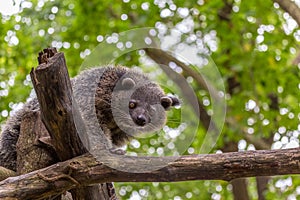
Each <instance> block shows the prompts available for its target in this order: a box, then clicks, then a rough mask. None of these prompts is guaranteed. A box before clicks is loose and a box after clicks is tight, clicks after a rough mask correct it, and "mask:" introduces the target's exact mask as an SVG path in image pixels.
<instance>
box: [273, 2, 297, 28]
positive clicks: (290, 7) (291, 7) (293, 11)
mask: <svg viewBox="0 0 300 200" xmlns="http://www.w3.org/2000/svg"><path fill="white" fill-rule="evenodd" d="M273 1H274V2H276V3H278V4H279V6H280V7H281V8H282V9H283V10H284V11H285V12H287V13H289V15H291V16H292V17H293V19H294V20H295V21H296V22H297V24H298V25H299V26H300V8H299V7H298V6H297V4H296V3H295V2H293V1H291V0H273Z"/></svg>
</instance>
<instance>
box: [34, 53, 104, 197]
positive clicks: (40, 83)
mask: <svg viewBox="0 0 300 200" xmlns="http://www.w3.org/2000/svg"><path fill="white" fill-rule="evenodd" d="M38 61H39V66H38V67H37V68H36V69H32V71H31V73H30V76H31V80H32V83H33V86H34V89H35V91H36V94H37V98H38V101H39V105H40V111H41V118H42V121H43V123H44V124H45V127H46V128H47V130H48V132H49V135H50V137H51V138H46V139H45V138H43V140H41V139H40V140H41V141H47V142H45V143H46V144H47V145H50V146H52V147H53V148H54V149H55V152H56V154H57V156H58V158H59V159H60V161H65V160H67V159H71V158H73V157H75V156H79V155H82V154H84V153H86V152H88V151H87V149H86V148H85V146H84V145H83V144H82V142H81V139H82V138H80V137H79V134H78V130H77V127H76V126H75V121H74V115H76V114H77V113H76V112H79V111H78V110H76V109H75V107H74V106H73V105H74V102H73V97H72V95H73V94H72V86H71V81H70V78H69V74H68V70H67V66H66V61H65V58H64V54H63V53H57V51H56V49H55V48H48V49H44V51H43V52H41V53H39V57H38ZM74 113H75V114H74ZM77 120H80V119H77ZM82 124H83V123H82ZM65 130H68V131H65ZM87 141H88V139H87V138H84V142H85V144H87ZM99 187H100V186H92V187H86V188H76V190H73V191H71V193H72V196H73V199H74V200H77V199H78V200H79V199H87V200H94V199H95V200H96V199H99V196H100V195H101V193H102V192H101V191H99ZM104 199H105V198H104Z"/></svg>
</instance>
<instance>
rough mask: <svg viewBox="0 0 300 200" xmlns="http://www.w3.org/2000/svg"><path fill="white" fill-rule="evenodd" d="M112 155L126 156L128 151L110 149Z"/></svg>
mask: <svg viewBox="0 0 300 200" xmlns="http://www.w3.org/2000/svg"><path fill="white" fill-rule="evenodd" d="M109 151H110V153H112V154H117V155H125V154H126V151H125V150H123V149H116V148H111V149H109Z"/></svg>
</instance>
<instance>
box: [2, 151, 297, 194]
mask: <svg viewBox="0 0 300 200" xmlns="http://www.w3.org/2000/svg"><path fill="white" fill-rule="evenodd" d="M117 157H118V159H121V161H122V163H119V164H120V165H123V167H124V168H125V169H128V168H126V167H130V166H136V167H138V168H140V169H143V168H145V167H147V166H148V165H149V163H153V162H161V161H162V160H166V159H169V160H170V162H169V163H167V164H166V166H165V167H162V168H161V169H158V170H155V171H149V172H137V171H120V170H117V169H114V168H111V167H109V166H107V165H106V164H104V163H99V162H97V161H96V160H95V158H93V157H92V156H91V155H88V154H85V155H84V156H80V157H77V158H73V159H71V160H68V161H65V162H61V163H57V164H54V165H52V166H49V167H47V168H44V169H40V170H37V171H34V172H31V173H29V174H24V175H21V176H17V177H11V178H8V179H6V180H4V181H2V182H0V198H8V197H18V199H39V198H46V197H47V196H53V195H55V194H60V193H62V192H64V191H67V190H70V189H72V188H76V187H79V186H82V187H84V186H87V185H91V184H97V183H105V182H112V181H114V182H174V181H189V180H226V181H230V180H233V179H236V178H242V177H253V176H275V175H286V174H299V173H300V163H299V160H300V149H299V148H295V149H283V150H260V151H247V152H233V153H223V154H208V155H191V156H182V157H179V158H176V157H131V156H119V155H118V156H117ZM172 159H174V160H173V161H172ZM175 159H176V160H175ZM115 160H116V158H114V157H112V158H111V162H115Z"/></svg>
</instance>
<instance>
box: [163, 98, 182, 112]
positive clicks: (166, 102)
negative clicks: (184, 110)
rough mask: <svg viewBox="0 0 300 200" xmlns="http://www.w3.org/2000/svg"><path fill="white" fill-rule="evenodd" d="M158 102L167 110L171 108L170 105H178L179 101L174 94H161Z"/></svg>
mask: <svg viewBox="0 0 300 200" xmlns="http://www.w3.org/2000/svg"><path fill="white" fill-rule="evenodd" d="M160 103H161V105H162V107H164V109H165V110H168V109H170V108H171V106H179V105H180V101H179V99H178V98H177V97H175V96H163V97H162V98H161V99H160Z"/></svg>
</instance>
